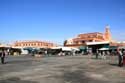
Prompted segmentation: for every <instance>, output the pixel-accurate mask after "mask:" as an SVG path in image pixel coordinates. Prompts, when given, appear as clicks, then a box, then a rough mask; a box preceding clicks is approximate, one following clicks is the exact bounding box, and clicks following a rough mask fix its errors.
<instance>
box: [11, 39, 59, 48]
mask: <svg viewBox="0 0 125 83" xmlns="http://www.w3.org/2000/svg"><path fill="white" fill-rule="evenodd" d="M12 46H13V47H22V48H25V47H34V48H51V47H55V46H57V44H54V43H50V42H47V41H35V40H30V41H16V42H14V43H13V44H12Z"/></svg>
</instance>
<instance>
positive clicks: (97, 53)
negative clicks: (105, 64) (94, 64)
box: [96, 49, 99, 59]
mask: <svg viewBox="0 0 125 83" xmlns="http://www.w3.org/2000/svg"><path fill="white" fill-rule="evenodd" d="M98 56H99V51H98V49H97V50H96V59H98Z"/></svg>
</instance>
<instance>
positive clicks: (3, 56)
mask: <svg viewBox="0 0 125 83" xmlns="http://www.w3.org/2000/svg"><path fill="white" fill-rule="evenodd" d="M4 59H5V51H4V50H2V52H1V63H2V64H5V61H4Z"/></svg>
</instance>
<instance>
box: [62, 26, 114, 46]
mask: <svg viewBox="0 0 125 83" xmlns="http://www.w3.org/2000/svg"><path fill="white" fill-rule="evenodd" d="M104 41H109V42H112V39H111V33H110V30H109V26H108V25H107V26H106V28H105V32H104V33H100V32H93V33H84V34H79V35H78V36H77V37H76V38H70V39H68V40H65V41H64V46H67V47H79V46H86V43H87V42H104Z"/></svg>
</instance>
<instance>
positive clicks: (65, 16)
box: [0, 0, 125, 44]
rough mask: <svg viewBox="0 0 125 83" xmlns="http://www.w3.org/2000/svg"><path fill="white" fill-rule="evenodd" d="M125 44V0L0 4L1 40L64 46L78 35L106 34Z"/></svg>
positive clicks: (7, 1)
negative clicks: (54, 43) (107, 26)
mask: <svg viewBox="0 0 125 83" xmlns="http://www.w3.org/2000/svg"><path fill="white" fill-rule="evenodd" d="M106 24H109V25H110V29H111V32H112V37H113V39H114V40H119V41H121V40H125V0H0V29H1V32H0V34H1V35H0V40H1V41H6V42H9V41H14V40H34V39H38V40H48V41H52V42H56V43H59V44H62V42H63V41H64V40H65V39H68V38H72V37H76V36H77V35H78V34H79V33H88V32H104V29H105V25H106Z"/></svg>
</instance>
